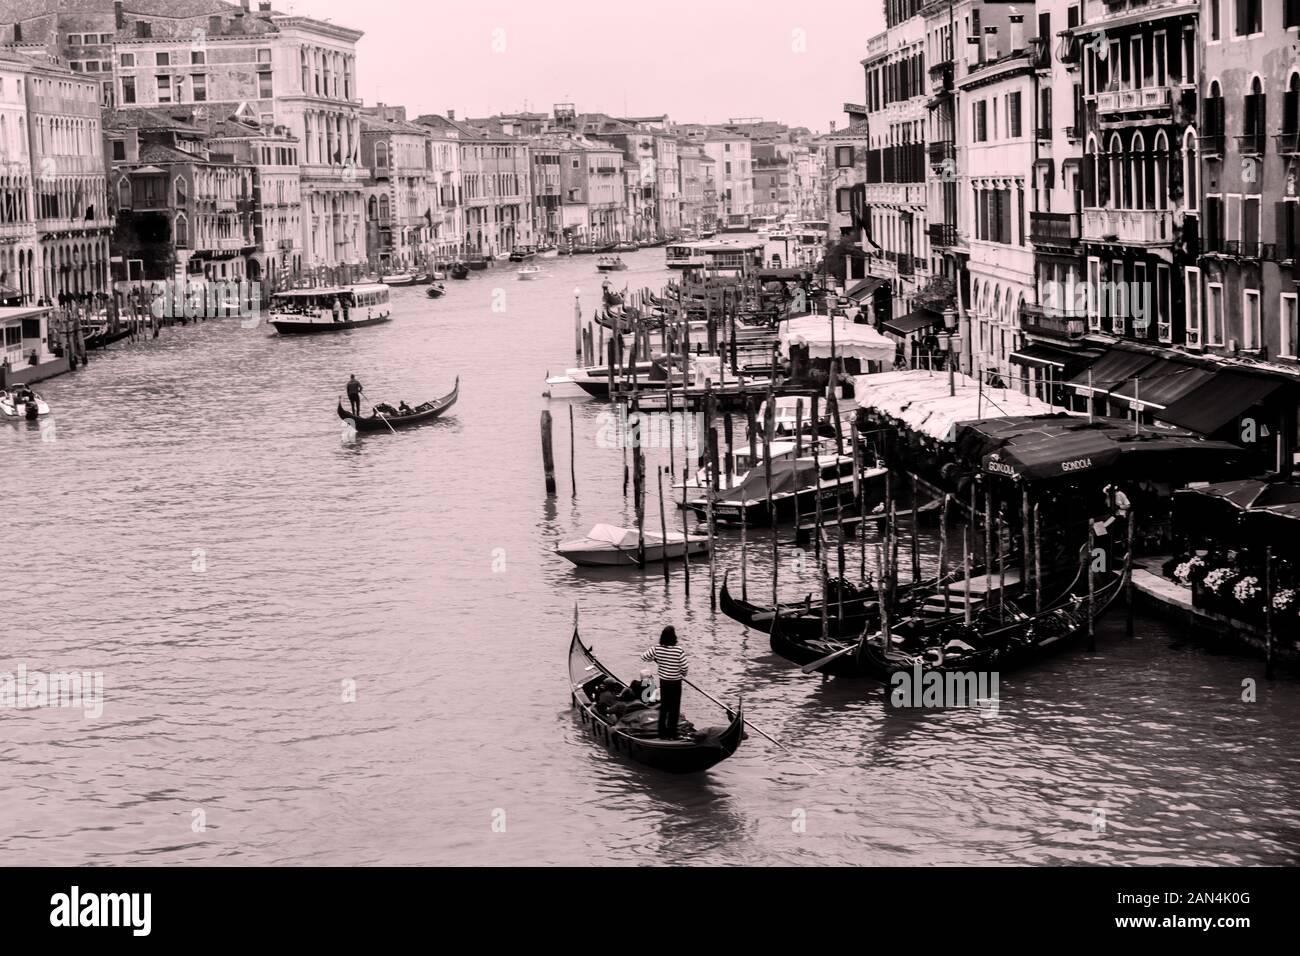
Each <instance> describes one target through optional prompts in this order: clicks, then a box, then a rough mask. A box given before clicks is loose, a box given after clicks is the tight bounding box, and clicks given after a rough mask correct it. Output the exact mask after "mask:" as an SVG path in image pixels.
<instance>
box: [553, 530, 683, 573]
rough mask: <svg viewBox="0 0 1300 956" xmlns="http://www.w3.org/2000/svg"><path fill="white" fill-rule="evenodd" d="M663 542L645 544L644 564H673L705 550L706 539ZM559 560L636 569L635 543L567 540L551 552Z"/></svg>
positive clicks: (580, 565) (648, 541)
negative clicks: (663, 562) (607, 543)
mask: <svg viewBox="0 0 1300 956" xmlns="http://www.w3.org/2000/svg"><path fill="white" fill-rule="evenodd" d="M680 537H681V536H680V535H678V539H679V540H675V541H668V542H667V543H664V542H662V541H659V540H657V539H656V540H654V541H650V540H647V541H646V546H645V563H646V564H655V563H658V562H660V561H675V560H677V559H679V558H681V557H682V556H683V555H684V554H686V553H687V549H688V548H689V553H690V554H702V553H705V552H707V551H708V550H709V539H708V538H706V537H703V536H696V535H692V536H691V537H690V539H689V540H688V541H686V542H683V541H681V540H680ZM555 553H556V554H558V555H559V556H560V557H562V558H564V559H566V560H568V561H572V562H573V563H574V564H576V565H578V567H582V568H634V567H637V566H638V565H637V549H636V544H635V543H633V544H631V545H630V546H625V547H616V546H614V545H612V544H611V545H605V544H600V543H597V542H594V541H589V540H586V539H579V540H577V541H567V542H565V543H564V544H561V545H560V546H559V547H557V548H556V549H555Z"/></svg>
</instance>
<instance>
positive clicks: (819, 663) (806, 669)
mask: <svg viewBox="0 0 1300 956" xmlns="http://www.w3.org/2000/svg"><path fill="white" fill-rule="evenodd" d="M859 643H860V642H855V643H852V644H850V645H849V646H848V647H842V648H840V649H839V650H838V651H835V652H834V653H833V654H827V655H826V656H825V657H822V658H819V659H817V660H815V661H813V662H812V663H811V664H805V665H804V666H803V667H801V668H799V670H801V671H803V673H805V674H811V673H812V672H813V671H818V670H821V669H822V668H823V667H825V666H826V665H827V664H829V663H830V662H831V661H833V660H837V659H838V658H841V657H843V656H844V655H845V654H851V653H853V652H854V651H856V650H857V649H858V644H859Z"/></svg>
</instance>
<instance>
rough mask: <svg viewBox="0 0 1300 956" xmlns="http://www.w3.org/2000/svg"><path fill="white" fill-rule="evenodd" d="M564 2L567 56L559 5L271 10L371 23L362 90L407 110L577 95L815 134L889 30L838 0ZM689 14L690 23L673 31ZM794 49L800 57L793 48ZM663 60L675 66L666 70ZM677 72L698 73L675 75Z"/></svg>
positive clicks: (613, 110) (304, 4)
mask: <svg viewBox="0 0 1300 956" xmlns="http://www.w3.org/2000/svg"><path fill="white" fill-rule="evenodd" d="M563 7H564V10H565V11H567V12H568V14H569V15H570V16H572V18H573V22H575V23H579V24H583V29H582V33H583V37H582V39H581V41H580V42H577V43H574V42H569V43H567V44H566V46H567V48H568V51H569V55H568V56H563V55H562V56H560V57H558V58H557V57H556V56H555V53H556V43H557V41H556V40H555V39H553V37H554V21H555V19H556V14H555V10H554V8H552V7H543V6H539V5H535V4H525V3H520V2H518V0H506V2H489V3H475V4H469V3H464V2H461V0H455V2H452V3H450V4H447V5H445V8H438V9H437V10H434V9H420V10H418V11H411V10H409V9H403V8H401V7H399V6H396V5H384V6H378V5H376V6H371V7H359V6H357V5H356V4H352V3H349V2H346V0H295V2H294V3H292V4H289V3H285V4H282V5H281V4H277V6H276V8H277V9H279V10H283V11H284V12H286V13H288V12H293V13H295V14H298V15H301V16H309V17H313V18H315V19H318V20H329V21H332V22H334V23H338V24H340V25H344V26H348V27H352V28H354V29H357V30H362V31H364V33H365V36H364V37H362V39H361V41H360V42H359V43H358V45H357V47H358V53H359V55H360V58H361V69H360V71H359V76H358V83H359V86H360V91H361V96H362V98H363V99H364V100H365V101H366V102H367V103H379V102H383V103H389V104H394V105H404V106H406V107H407V109H408V111H409V112H410V115H413V116H414V115H419V114H421V113H440V114H446V112H447V111H448V110H454V111H455V113H456V115H457V116H458V117H468V116H473V117H477V116H489V115H492V114H495V113H502V112H514V111H519V110H523V109H525V107H526V108H527V109H529V110H533V111H537V112H549V111H550V109H551V107H552V106H553V105H554V104H555V103H565V102H569V103H574V104H575V105H576V106H577V107H578V109H579V110H582V111H588V112H604V113H609V114H611V115H632V116H645V115H659V114H663V113H666V114H668V115H669V116H670V117H671V118H673V119H674V120H678V121H681V122H703V123H718V122H726V121H727V120H728V119H731V118H737V117H750V116H761V117H762V118H764V119H768V120H777V121H780V122H783V123H786V124H788V125H791V126H806V127H808V128H809V129H811V130H814V131H816V132H825V131H826V130H827V129H828V128H829V125H830V123H831V122H832V121H834V122H836V124H837V125H839V124H840V123H841V122H842V113H840V111H839V107H840V105H841V104H842V103H844V102H856V101H857V100H859V99H861V96H862V69H861V66H860V65H859V61H860V60H861V59H862V58H863V57H864V56H865V55H866V43H865V38H866V37H869V36H873V35H875V34H876V33H878V32H879V31H880V30H882V29H884V17H883V14H882V12H881V11H880V10H879V9H876V8H874V6H872V7H870V8H864V6H863V5H861V4H851V3H846V2H842V0H837V2H835V3H833V4H832V5H831V7H832V12H833V14H834V15H830V16H828V15H826V12H825V11H820V12H819V15H818V16H817V17H816V18H813V17H811V16H804V15H802V14H801V13H800V12H799V11H797V10H795V11H792V12H791V13H790V15H789V17H788V18H785V17H777V16H769V17H765V18H763V20H762V22H757V21H756V20H751V19H749V18H753V17H754V14H753V12H752V7H748V6H747V5H742V4H736V3H731V2H724V3H719V4H709V5H699V4H688V3H686V2H683V0H667V2H665V3H661V4H658V5H657V6H656V7H655V14H656V15H655V16H654V17H652V18H649V19H648V21H647V18H646V17H645V15H644V12H643V11H642V10H641V9H640V8H638V7H634V6H627V7H610V6H608V5H601V4H597V3H595V2H592V0H569V2H566V3H565V4H564V5H563ZM444 19H445V20H450V21H452V22H451V26H450V29H451V32H452V36H453V38H452V39H451V40H450V41H448V40H447V39H446V37H445V34H443V33H440V32H439V31H440V29H441V24H442V22H443V20H444ZM685 22H689V23H690V24H691V28H690V30H689V31H683V30H682V29H680V28H679V27H678V26H676V25H677V24H680V23H685ZM426 27H427V29H426ZM495 31H502V32H495ZM796 31H803V33H802V34H799V33H796ZM431 36H433V37H435V38H436V39H437V40H438V45H437V49H438V55H437V57H435V58H432V61H431V62H430V57H429V54H428V50H427V48H422V46H423V47H427V44H428V42H429V38H430V37H431ZM630 37H635V38H636V41H637V42H636V44H635V45H632V44H631V43H629V42H628V38H630ZM719 37H723V38H725V40H726V42H725V43H722V42H720V41H719V39H718V38H719ZM800 41H802V43H800ZM800 45H801V46H802V48H803V50H804V52H802V53H799V52H796V47H797V46H800ZM620 47H621V48H620ZM373 50H383V51H384V55H382V56H376V55H372V54H371V51H373ZM707 55H714V56H716V57H717V62H718V64H719V65H720V67H721V69H705V68H703V67H700V68H699V69H698V70H695V69H690V68H689V67H687V66H685V65H684V64H689V63H692V62H698V61H701V60H702V58H703V57H705V56H707ZM664 63H669V64H675V65H677V66H676V67H675V69H674V71H673V72H664V71H663V70H662V69H661V65H662V64H664ZM415 64H418V65H419V67H420V68H421V69H428V70H429V73H428V75H427V77H423V78H422V79H421V80H420V81H419V82H416V83H413V82H412V81H411V79H410V77H409V76H408V73H409V71H410V70H411V68H412V66H413V65H415ZM611 75H612V76H613V79H610V77H611ZM675 76H676V77H682V76H689V77H690V81H689V82H684V83H683V82H674V77H675ZM720 77H721V78H723V79H724V80H725V82H721V83H719V82H718V78H720Z"/></svg>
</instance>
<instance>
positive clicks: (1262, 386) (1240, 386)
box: [1157, 372, 1285, 435]
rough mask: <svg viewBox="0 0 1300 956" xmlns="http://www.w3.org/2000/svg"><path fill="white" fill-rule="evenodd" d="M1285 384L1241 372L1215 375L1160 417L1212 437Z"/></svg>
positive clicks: (1169, 406) (1170, 406)
mask: <svg viewBox="0 0 1300 956" xmlns="http://www.w3.org/2000/svg"><path fill="white" fill-rule="evenodd" d="M1284 384H1285V383H1284V382H1283V381H1282V380H1281V379H1276V378H1265V377H1264V376H1260V375H1243V374H1241V373H1239V372H1215V373H1214V374H1213V375H1212V376H1211V378H1210V379H1209V380H1208V381H1206V382H1205V383H1204V384H1203V385H1202V386H1201V387H1200V388H1197V389H1195V390H1194V391H1192V392H1189V393H1187V394H1186V395H1184V396H1182V397H1181V398H1179V399H1178V400H1177V401H1175V402H1172V403H1170V404H1169V405H1168V406H1167V407H1166V408H1165V410H1164V411H1163V412H1161V413H1160V414H1159V415H1158V416H1157V417H1159V418H1160V420H1161V421H1166V422H1169V423H1170V424H1171V425H1178V426H1179V427H1181V428H1186V429H1187V430H1188V431H1193V432H1197V433H1199V434H1201V435H1213V434H1214V433H1215V432H1217V431H1218V430H1219V429H1221V428H1222V427H1223V426H1224V425H1227V424H1228V423H1229V422H1231V421H1232V420H1233V419H1234V418H1236V417H1237V416H1239V415H1240V414H1241V413H1242V412H1245V411H1247V410H1249V409H1251V408H1253V407H1254V406H1256V405H1258V404H1259V403H1260V402H1262V401H1264V400H1265V399H1266V398H1268V397H1269V396H1270V395H1272V394H1273V393H1274V392H1276V391H1277V390H1278V389H1280V388H1282V386H1283V385H1284Z"/></svg>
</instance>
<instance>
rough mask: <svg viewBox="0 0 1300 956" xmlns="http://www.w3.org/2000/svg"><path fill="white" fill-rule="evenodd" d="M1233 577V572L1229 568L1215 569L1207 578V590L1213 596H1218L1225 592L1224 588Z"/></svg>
mask: <svg viewBox="0 0 1300 956" xmlns="http://www.w3.org/2000/svg"><path fill="white" fill-rule="evenodd" d="M1230 577H1232V572H1231V571H1230V570H1229V569H1227V568H1215V569H1214V570H1213V571H1211V572H1210V573H1209V574H1207V575H1206V576H1205V589H1206V590H1207V591H1209V592H1210V593H1211V594H1218V593H1219V592H1220V591H1221V590H1223V586H1224V585H1225V584H1227V583H1228V579H1229V578H1230Z"/></svg>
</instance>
